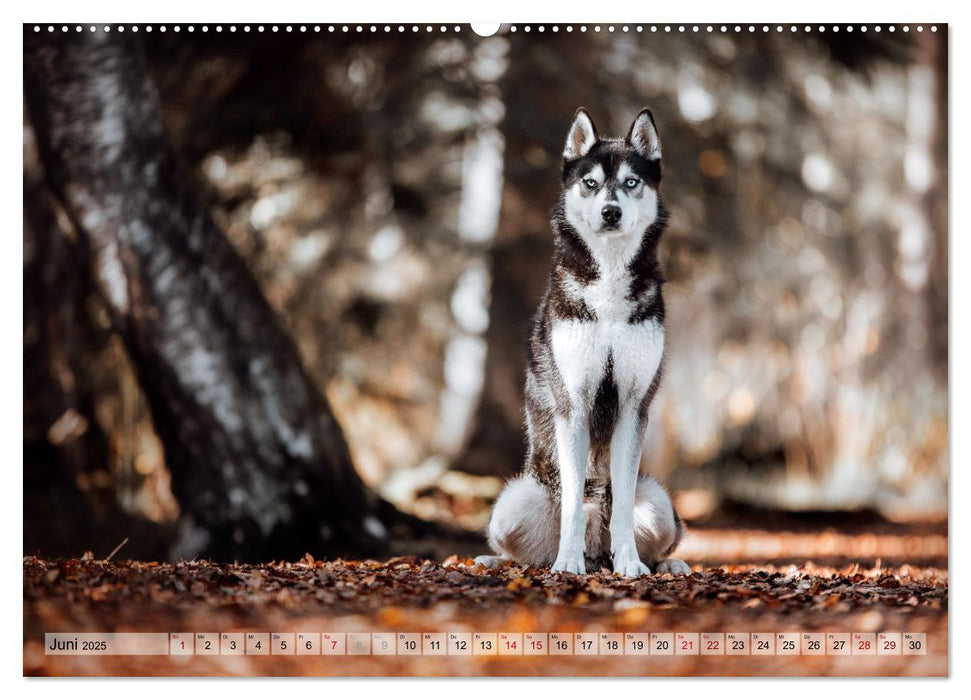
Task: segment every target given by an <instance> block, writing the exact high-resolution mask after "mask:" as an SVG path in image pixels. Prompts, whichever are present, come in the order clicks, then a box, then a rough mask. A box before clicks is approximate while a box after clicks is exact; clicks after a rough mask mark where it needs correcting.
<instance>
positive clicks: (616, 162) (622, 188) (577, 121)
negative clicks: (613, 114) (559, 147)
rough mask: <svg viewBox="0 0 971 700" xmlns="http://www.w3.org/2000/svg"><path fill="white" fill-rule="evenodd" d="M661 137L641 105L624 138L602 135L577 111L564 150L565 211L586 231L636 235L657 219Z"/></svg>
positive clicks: (581, 112)
mask: <svg viewBox="0 0 971 700" xmlns="http://www.w3.org/2000/svg"><path fill="white" fill-rule="evenodd" d="M660 182H661V140H660V138H659V137H658V133H657V128H656V127H655V125H654V117H653V116H652V115H651V112H650V110H648V109H644V110H642V111H641V113H640V114H638V115H637V118H636V119H634V122H633V123H632V124H631V127H630V130H629V131H628V133H627V136H626V138H623V139H601V138H600V137H599V136H598V135H597V129H596V127H595V126H594V124H593V120H591V119H590V115H589V114H587V112H586V110H584V109H582V108H581V109H579V110H577V113H576V116H575V117H574V118H573V125H572V126H571V127H570V133H569V135H568V136H567V139H566V147H565V148H564V149H563V189H564V213H565V214H566V219H567V221H568V222H569V223H570V224H571V225H572V226H573V227H574V228H575V229H577V231H578V232H579V233H580V234H581V235H584V236H611V235H615V236H618V235H629V234H634V235H640V234H642V233H644V231H645V230H646V229H647V227H649V226H650V225H651V224H653V223H654V222H655V221H656V220H657V218H658V209H659V206H660V202H659V200H658V185H659V184H660Z"/></svg>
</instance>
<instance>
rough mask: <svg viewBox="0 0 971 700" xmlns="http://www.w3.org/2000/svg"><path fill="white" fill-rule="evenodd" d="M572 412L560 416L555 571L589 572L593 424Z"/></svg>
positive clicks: (557, 434)
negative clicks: (587, 493)
mask: <svg viewBox="0 0 971 700" xmlns="http://www.w3.org/2000/svg"><path fill="white" fill-rule="evenodd" d="M577 413H578V412H577V411H573V412H571V414H570V416H569V417H563V416H557V417H556V422H555V431H556V457H557V462H558V463H559V467H560V545H559V549H558V551H557V555H556V561H555V562H553V567H552V570H553V571H569V572H570V573H574V574H583V573H586V570H587V567H586V564H584V561H583V554H584V543H585V540H586V530H587V517H586V513H585V512H584V510H583V486H584V483H585V482H586V479H587V458H588V455H589V453H590V427H589V424H588V422H587V419H586V416H582V415H577Z"/></svg>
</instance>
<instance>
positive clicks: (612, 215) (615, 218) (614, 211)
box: [600, 204, 624, 226]
mask: <svg viewBox="0 0 971 700" xmlns="http://www.w3.org/2000/svg"><path fill="white" fill-rule="evenodd" d="M623 213H624V212H623V211H622V210H621V208H620V207H619V206H618V205H616V204H607V205H605V206H604V208H603V209H601V210H600V215H601V216H603V218H604V223H605V224H607V225H608V226H616V225H617V224H619V223H620V217H621V214H623Z"/></svg>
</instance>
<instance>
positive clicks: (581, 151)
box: [563, 107, 599, 160]
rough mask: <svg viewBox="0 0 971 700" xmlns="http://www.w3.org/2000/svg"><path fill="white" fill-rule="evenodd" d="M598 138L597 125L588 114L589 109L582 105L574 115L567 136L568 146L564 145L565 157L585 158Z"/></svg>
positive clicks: (572, 158) (569, 158)
mask: <svg viewBox="0 0 971 700" xmlns="http://www.w3.org/2000/svg"><path fill="white" fill-rule="evenodd" d="M598 138H599V137H598V136H597V127H595V126H594V125H593V119H591V118H590V115H589V114H587V110H585V109H584V108H583V107H581V108H580V109H578V110H577V113H576V114H575V115H573V124H572V125H571V126H570V133H569V134H568V135H567V137H566V146H564V147H563V159H564V160H576V159H577V158H583V156H585V155H587V153H589V152H590V149H591V148H593V145H594V144H595V143H597V139H598Z"/></svg>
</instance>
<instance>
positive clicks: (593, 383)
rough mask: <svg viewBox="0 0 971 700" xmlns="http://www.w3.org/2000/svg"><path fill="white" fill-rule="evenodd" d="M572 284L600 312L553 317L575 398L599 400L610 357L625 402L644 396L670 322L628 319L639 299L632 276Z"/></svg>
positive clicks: (558, 352) (556, 346) (559, 361)
mask: <svg viewBox="0 0 971 700" xmlns="http://www.w3.org/2000/svg"><path fill="white" fill-rule="evenodd" d="M571 287H572V288H571V289H570V290H569V293H570V296H571V297H573V298H575V299H577V300H582V301H583V302H584V304H586V306H587V307H588V308H589V309H590V310H591V311H592V312H593V314H594V315H595V317H596V320H594V321H580V320H572V319H571V320H558V321H554V322H553V326H552V333H551V338H550V341H551V348H552V351H553V359H554V361H555V362H556V366H557V368H558V369H559V371H560V375H561V376H562V378H563V382H564V384H565V386H566V390H567V392H568V393H569V395H570V399H571V401H572V402H574V404H575V405H582V404H585V403H586V404H589V402H591V401H592V400H593V397H594V396H595V395H596V390H597V388H598V387H599V386H600V383H601V381H602V380H603V378H604V375H605V372H606V370H607V366H608V358H609V359H610V361H611V365H612V369H613V379H614V382H615V384H616V385H617V390H618V394H619V396H618V398H619V399H620V401H621V403H622V404H623V403H626V402H627V401H629V400H634V401H639V400H640V399H641V398H642V397H643V396H644V394H645V393H646V392H647V390H648V388H649V387H650V385H651V382H652V381H653V380H654V377H655V375H656V374H657V371H658V369H659V368H660V365H661V358H662V356H663V355H664V326H663V325H661V324H660V323H659V322H658V321H656V320H654V319H649V320H647V321H644V322H642V323H634V324H631V323H628V319H629V318H630V316H631V313H632V311H633V309H634V304H633V303H632V302H631V301H629V300H628V299H627V294H628V290H629V289H630V278H629V277H628V276H627V275H616V276H610V277H605V278H604V279H600V280H597V281H596V282H594V283H593V284H590V285H587V286H584V287H580V286H579V285H571ZM651 293H656V290H652V291H651Z"/></svg>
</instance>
